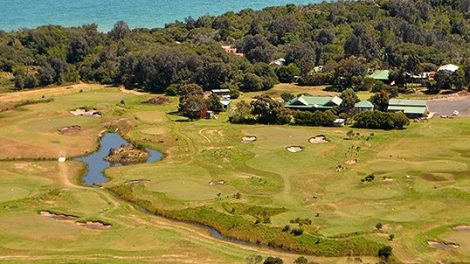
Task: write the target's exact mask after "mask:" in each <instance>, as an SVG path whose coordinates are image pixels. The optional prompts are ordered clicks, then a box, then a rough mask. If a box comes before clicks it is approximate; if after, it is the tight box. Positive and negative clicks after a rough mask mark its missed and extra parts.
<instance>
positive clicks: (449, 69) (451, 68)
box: [437, 64, 459, 73]
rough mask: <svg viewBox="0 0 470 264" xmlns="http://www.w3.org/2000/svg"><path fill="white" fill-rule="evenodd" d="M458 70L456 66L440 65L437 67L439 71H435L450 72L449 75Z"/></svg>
mask: <svg viewBox="0 0 470 264" xmlns="http://www.w3.org/2000/svg"><path fill="white" fill-rule="evenodd" d="M458 69H459V66H457V65H454V64H446V65H442V66H441V67H439V69H437V71H438V72H439V71H447V72H450V73H454V72H456V71H457V70H458Z"/></svg>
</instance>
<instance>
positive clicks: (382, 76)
mask: <svg viewBox="0 0 470 264" xmlns="http://www.w3.org/2000/svg"><path fill="white" fill-rule="evenodd" d="M368 77H369V78H371V79H374V80H376V81H382V82H384V83H388V81H389V77H390V71H389V70H376V71H374V72H373V73H372V74H371V75H369V76H368Z"/></svg>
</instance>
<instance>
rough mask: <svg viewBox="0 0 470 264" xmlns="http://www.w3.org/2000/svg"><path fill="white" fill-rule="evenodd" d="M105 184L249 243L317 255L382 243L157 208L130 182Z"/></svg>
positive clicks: (364, 251)
mask: <svg viewBox="0 0 470 264" xmlns="http://www.w3.org/2000/svg"><path fill="white" fill-rule="evenodd" d="M108 188H110V190H111V191H112V192H113V193H115V194H116V195H118V196H119V197H121V198H122V199H124V200H126V201H129V202H132V203H135V204H137V205H138V206H140V207H142V208H144V209H145V210H147V211H148V212H151V213H155V214H157V215H160V216H163V217H167V218H170V219H175V220H179V221H187V222H190V223H195V224H201V225H205V226H210V227H212V228H214V229H215V230H217V231H218V232H220V233H221V234H222V235H224V236H226V237H228V238H232V239H238V240H243V241H245V242H249V243H254V244H261V245H266V246H270V247H273V248H278V249H283V250H289V251H293V252H298V253H304V254H315V255H319V256H347V255H349V254H350V252H351V251H353V252H354V253H355V254H358V255H375V254H377V252H378V250H379V249H380V248H381V247H383V245H381V244H379V243H377V242H374V241H371V240H368V239H366V238H363V237H354V238H346V239H329V238H324V237H321V236H316V235H313V234H309V233H306V232H303V231H299V230H296V231H294V232H292V234H291V233H290V232H289V233H288V232H282V231H281V230H280V229H279V228H278V227H273V226H270V225H266V224H263V223H258V224H253V222H252V221H249V220H247V219H245V218H244V217H243V216H240V215H230V214H225V213H222V212H220V211H218V210H216V209H214V208H212V207H209V206H200V207H194V208H186V209H180V210H167V209H163V208H159V207H158V204H159V203H153V202H152V201H148V200H145V199H149V198H148V197H149V196H146V195H145V194H143V196H141V194H139V192H138V191H135V190H134V189H133V188H134V187H132V186H131V185H120V186H114V187H108ZM156 199H158V198H156Z"/></svg>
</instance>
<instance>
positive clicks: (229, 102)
mask: <svg viewBox="0 0 470 264" xmlns="http://www.w3.org/2000/svg"><path fill="white" fill-rule="evenodd" d="M220 103H221V104H222V107H223V108H224V110H225V111H227V110H229V109H230V106H231V105H232V100H230V99H228V98H222V99H220Z"/></svg>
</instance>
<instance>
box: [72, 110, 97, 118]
mask: <svg viewBox="0 0 470 264" xmlns="http://www.w3.org/2000/svg"><path fill="white" fill-rule="evenodd" d="M70 113H71V114H72V115H74V116H91V117H101V113H100V112H98V110H96V109H90V110H88V109H84V108H78V109H76V110H74V111H70Z"/></svg>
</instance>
